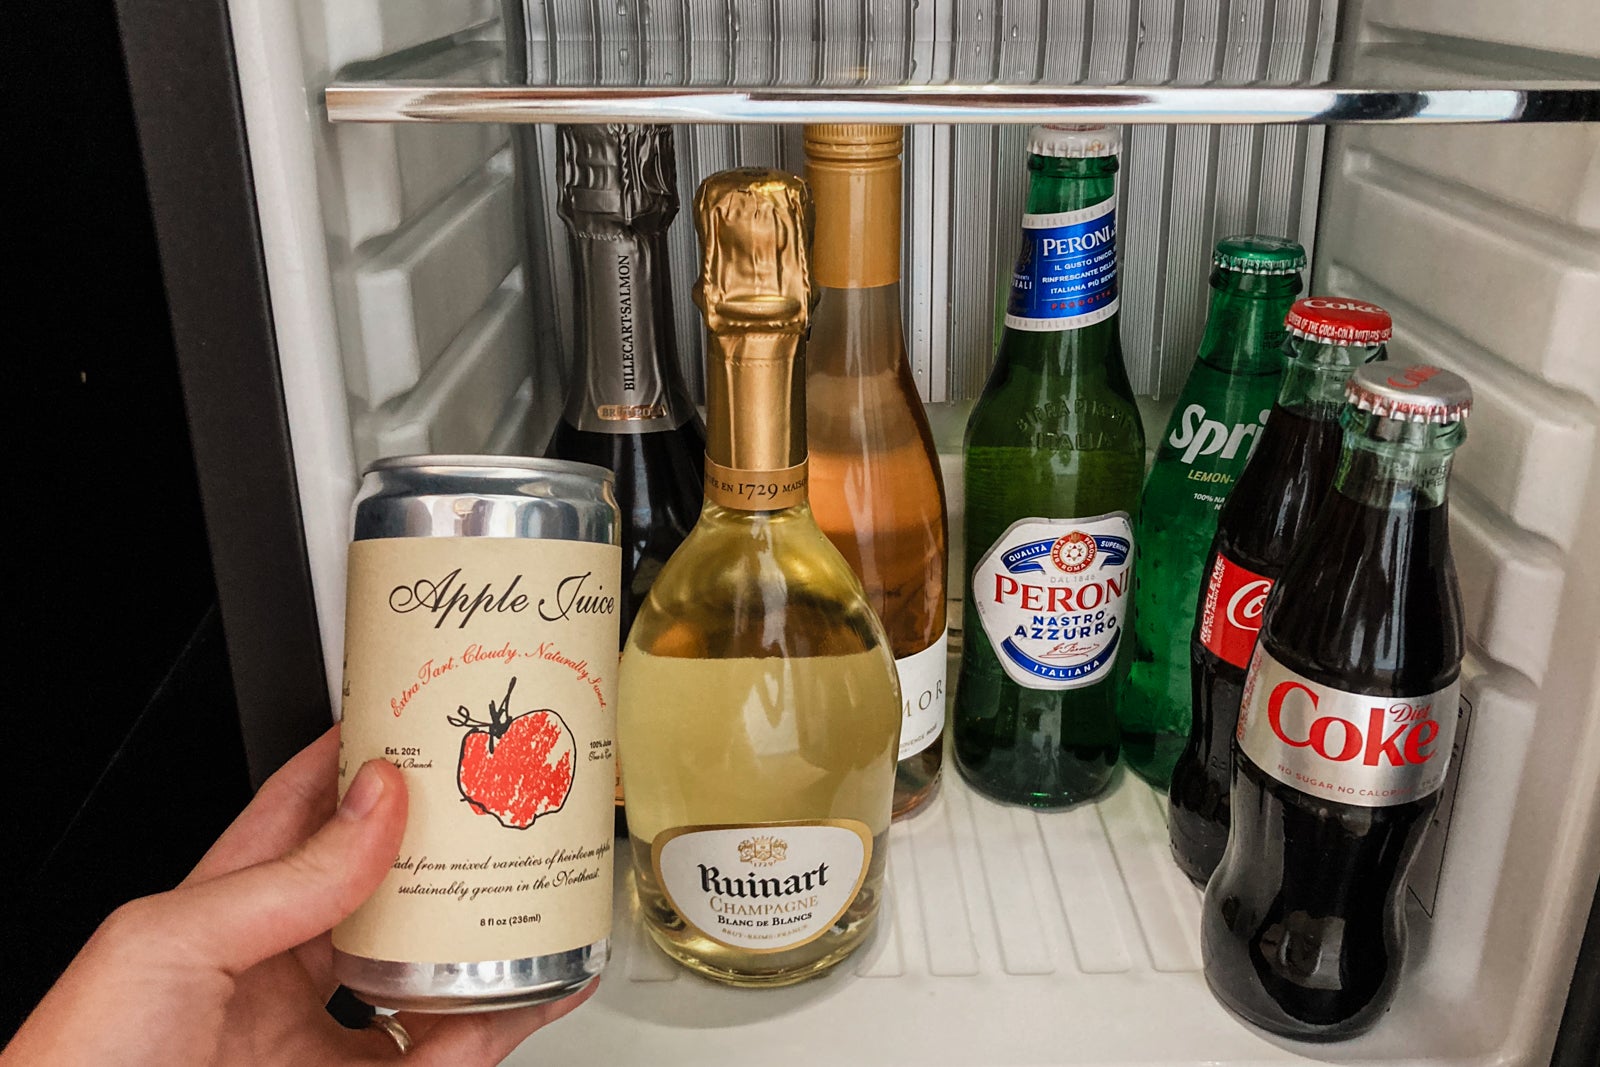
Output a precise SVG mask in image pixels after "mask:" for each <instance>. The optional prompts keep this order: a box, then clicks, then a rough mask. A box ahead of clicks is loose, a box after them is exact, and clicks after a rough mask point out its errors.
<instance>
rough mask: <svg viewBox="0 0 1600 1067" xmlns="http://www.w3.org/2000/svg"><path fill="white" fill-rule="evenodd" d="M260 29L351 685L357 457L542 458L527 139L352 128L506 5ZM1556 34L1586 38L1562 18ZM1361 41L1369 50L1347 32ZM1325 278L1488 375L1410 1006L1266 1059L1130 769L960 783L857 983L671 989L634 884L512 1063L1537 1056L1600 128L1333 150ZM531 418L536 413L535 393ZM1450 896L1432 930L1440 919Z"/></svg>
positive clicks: (1397, 5)
mask: <svg viewBox="0 0 1600 1067" xmlns="http://www.w3.org/2000/svg"><path fill="white" fill-rule="evenodd" d="M231 10H232V15H233V23H234V25H233V30H234V36H235V42H236V47H237V50H238V56H239V66H240V73H241V83H242V89H243V97H244V106H245V113H246V121H247V128H248V134H249V141H250V150H251V154H252V164H253V168H254V176H255V181H256V185H257V190H258V198H259V207H260V213H261V220H262V230H263V237H264V243H265V251H266V256H267V264H268V273H269V283H270V286H271V295H272V301H273V306H274V312H275V316H276V319H277V330H278V341H279V347H280V350H281V352H282V353H283V356H282V358H283V373H284V384H285V394H286V401H287V404H288V406H289V412H290V420H291V427H292V434H293V438H294V448H295V455H296V462H297V466H298V470H299V476H300V484H301V495H302V504H303V509H304V514H305V523H306V533H307V540H308V545H309V551H310V556H311V563H312V568H313V576H314V581H315V583H316V591H317V597H318V604H319V614H320V618H321V622H322V625H323V633H324V644H325V647H326V649H327V652H328V662H329V664H330V667H332V668H334V669H335V670H336V667H337V664H338V663H339V662H340V658H341V656H340V647H339V646H340V635H341V633H342V625H343V622H342V603H341V601H342V596H343V571H342V566H343V548H344V544H345V541H346V538H347V536H348V529H347V522H348V506H349V502H350V500H351V497H352V495H353V493H354V488H355V469H356V456H357V455H358V454H367V455H372V454H382V453H394V452H399V451H409V450H446V449H480V448H481V449H486V450H494V449H500V450H507V451H515V450H517V449H518V448H525V447H528V446H527V444H525V443H523V442H525V441H526V437H527V424H526V419H527V417H528V412H529V411H530V410H531V409H534V408H539V407H541V406H543V407H548V405H549V398H548V391H549V387H550V382H551V379H552V377H553V375H552V374H551V370H550V368H551V365H552V361H551V359H550V358H549V356H550V354H549V353H544V354H543V355H544V357H545V358H543V359H540V358H533V359H530V358H529V355H528V353H529V352H530V349H531V347H532V345H531V343H530V341H529V340H528V337H527V333H526V330H527V326H526V315H525V314H524V311H525V309H524V308H523V307H522V302H523V301H524V300H525V297H524V295H523V293H522V289H521V283H520V269H519V268H518V266H517V260H518V255H519V250H518V249H517V248H516V247H515V246H514V244H513V243H511V242H510V241H509V240H508V235H511V234H515V233H517V232H519V227H518V223H517V212H518V211H519V210H520V208H519V205H518V204H517V203H516V202H515V198H514V196H513V195H512V188H511V181H510V175H509V166H508V153H506V151H505V144H506V137H505V131H504V129H503V128H502V127H494V126H481V127H479V126H421V127H385V126H371V127H366V126H362V127H339V128H335V127H331V126H329V125H327V124H326V122H325V121H323V116H322V115H321V109H320V106H319V104H318V103H317V101H318V98H319V93H318V91H317V90H318V89H320V87H321V85H323V84H325V82H326V81H327V80H328V76H329V73H330V72H331V71H332V70H334V69H336V68H338V67H339V66H341V65H343V64H345V63H347V62H350V61H354V60H357V59H363V58H370V57H373V56H379V55H385V54H392V53H394V52H397V51H400V50H403V49H406V48H408V47H411V46H414V45H418V44H422V43H425V42H427V41H431V40H435V39H437V38H439V37H442V36H444V35H447V34H450V33H453V32H457V31H459V30H462V29H466V28H469V27H471V26H474V25H477V24H482V23H485V22H488V21H491V20H492V19H493V18H494V17H495V4H494V3H493V2H492V0H453V2H451V3H441V2H432V0H339V2H337V3H324V2H321V0H300V2H298V3H294V2H289V0H233V3H232V6H231ZM1540 12H1541V15H1542V17H1541V18H1537V19H1530V18H1527V17H1526V12H1525V10H1524V9H1523V8H1522V7H1521V5H1512V4H1497V3H1493V2H1491V0H1478V2H1476V3H1472V4H1465V5H1463V4H1460V3H1456V2H1452V0H1384V2H1371V3H1368V4H1366V5H1365V9H1364V10H1362V11H1359V12H1356V13H1355V14H1357V15H1359V16H1360V22H1359V32H1361V33H1363V34H1368V35H1390V34H1394V35H1419V36H1420V38H1421V39H1422V40H1425V41H1430V42H1436V43H1438V44H1440V45H1442V46H1456V45H1459V44H1460V43H1461V38H1462V37H1463V36H1466V37H1470V38H1471V39H1472V40H1473V41H1476V42H1486V43H1489V44H1494V45H1504V46H1511V47H1514V48H1516V49H1522V50H1525V51H1522V52H1519V53H1515V54H1516V55H1518V56H1519V57H1520V58H1523V59H1525V60H1528V61H1529V62H1532V63H1534V64H1535V65H1537V63H1538V62H1540V61H1541V56H1540V55H1539V53H1541V52H1542V53H1545V54H1547V55H1546V57H1545V58H1548V55H1549V54H1555V53H1560V54H1561V55H1562V56H1564V57H1566V58H1565V59H1564V60H1562V61H1564V62H1568V63H1570V62H1571V56H1572V53H1574V51H1582V52H1586V53H1589V54H1591V55H1597V54H1600V44H1597V43H1596V42H1595V41H1594V39H1593V37H1594V36H1595V35H1591V37H1590V38H1583V37H1581V36H1575V35H1573V34H1572V33H1571V28H1572V27H1574V26H1578V27H1586V28H1594V29H1596V31H1597V34H1596V35H1600V27H1596V26H1595V18H1596V16H1595V12H1594V10H1593V9H1591V8H1590V7H1589V6H1588V5H1587V4H1586V3H1584V0H1556V2H1554V3H1549V2H1547V3H1545V4H1542V5H1541V7H1540ZM1549 27H1561V29H1560V30H1559V31H1557V30H1552V29H1550V28H1549ZM1350 32H1354V30H1347V33H1350ZM1328 160H1329V162H1328V166H1327V170H1326V175H1325V185H1324V189H1323V196H1322V204H1321V206H1320V210H1319V212H1318V215H1319V217H1320V228H1319V234H1318V246H1317V250H1318V257H1317V258H1318V265H1317V274H1316V279H1317V285H1318V287H1319V288H1323V289H1328V290H1335V291H1340V292H1348V293H1351V294H1352V295H1357V296H1366V297H1370V298H1373V299H1377V300H1379V301H1380V302H1383V303H1385V304H1386V305H1388V306H1391V307H1392V308H1393V309H1394V310H1395V312H1396V317H1397V321H1398V322H1399V324H1400V332H1399V336H1398V338H1397V340H1396V343H1395V346H1394V350H1395V353H1396V355H1404V356H1412V355H1422V356H1425V357H1426V358H1429V359H1434V360H1437V361H1439V362H1442V363H1446V364H1449V365H1452V366H1456V367H1459V368H1461V369H1463V370H1465V371H1466V372H1467V373H1468V375H1469V376H1470V377H1471V378H1472V379H1473V381H1474V383H1475V384H1476V385H1477V387H1478V392H1479V406H1478V409H1477V411H1476V412H1475V414H1474V418H1473V420H1472V423H1471V440H1470V441H1469V444H1468V445H1467V447H1466V448H1465V449H1464V450H1463V452H1462V453H1461V457H1460V462H1459V468H1458V470H1459V474H1458V478H1457V479H1456V483H1455V493H1456V504H1455V507H1454V517H1455V520H1454V521H1455V525H1454V539H1455V545H1456V551H1457V555H1458V566H1459V569H1460V573H1461V578H1462V586H1463V592H1464V594H1465V597H1466V608H1467V615H1468V626H1469V632H1470V636H1471V640H1472V656H1471V660H1470V663H1469V669H1468V675H1469V680H1468V684H1467V687H1466V693H1467V697H1468V700H1469V702H1470V704H1471V708H1472V715H1471V719H1470V721H1469V723H1468V725H1467V729H1466V730H1465V738H1464V742H1463V745H1464V748H1463V751H1462V752H1461V753H1460V755H1459V759H1458V762H1457V766H1458V769H1459V770H1460V771H1461V772H1462V777H1461V779H1460V783H1461V784H1460V786H1459V789H1452V791H1451V792H1450V793H1449V797H1450V803H1448V804H1446V805H1444V806H1442V809H1441V816H1440V822H1441V823H1445V822H1446V821H1448V827H1447V832H1446V831H1445V830H1440V831H1438V832H1435V833H1434V834H1433V835H1432V836H1431V837H1430V842H1429V846H1428V853H1427V855H1426V856H1425V857H1424V860H1423V861H1422V862H1420V863H1419V865H1418V870H1417V871H1416V873H1415V876H1414V878H1413V880H1412V889H1413V893H1412V899H1411V903H1410V905H1409V907H1410V908H1411V917H1412V930H1413V935H1414V937H1415V938H1416V951H1415V952H1414V953H1413V956H1412V967H1411V970H1410V973H1409V974H1408V976H1407V980H1406V982H1405V984H1404V986H1403V989H1402V992H1401V995H1400V997H1399V999H1398V1001H1397V1003H1396V1005H1395V1009H1394V1011H1393V1013H1392V1015H1391V1017H1390V1018H1389V1019H1387V1020H1385V1022H1384V1024H1383V1025H1381V1026H1380V1027H1379V1028H1378V1029H1377V1030H1376V1031H1375V1032H1374V1033H1372V1034H1371V1035H1369V1036H1367V1037H1366V1038H1363V1039H1361V1040H1359V1041H1356V1042H1352V1043H1349V1044H1345V1045H1340V1046H1333V1047H1325V1048H1316V1047H1311V1046H1297V1045H1292V1044H1289V1043H1282V1042H1276V1041H1271V1040H1268V1039H1265V1038H1262V1037H1260V1036H1259V1035H1257V1034H1255V1033H1254V1032H1252V1031H1249V1030H1247V1029H1246V1028H1244V1027H1243V1026H1241V1025H1240V1024H1238V1023H1236V1022H1234V1021H1233V1020H1232V1019H1231V1018H1230V1017H1229V1016H1227V1015H1226V1014H1225V1013H1224V1012H1222V1011H1221V1009H1219V1008H1218V1007H1217V1006H1216V1005H1215V1004H1214V1002H1212V1000H1211V998H1210V997H1209V995H1208V994H1207V992H1206V990H1205V988H1204V983H1203V980H1202V978H1201V976H1200V974H1199V972H1198V970H1197V967H1198V954H1197V948H1196V945H1195V918H1196V914H1195V908H1196V901H1197V898H1196V895H1195V893H1194V891H1193V890H1192V889H1190V888H1189V887H1188V886H1187V885H1186V884H1185V883H1184V882H1183V880H1182V879H1181V877H1179V876H1178V875H1177V873H1176V871H1175V870H1174V869H1173V868H1172V867H1171V865H1170V863H1169V862H1168V861H1167V859H1166V856H1165V840H1164V838H1165V831H1164V829H1163V827H1162V824H1161V805H1160V803H1159V801H1158V800H1157V798H1156V797H1155V796H1154V795H1153V794H1152V793H1151V792H1150V791H1149V790H1148V789H1146V788H1145V787H1143V786H1141V785H1140V784H1138V783H1137V782H1134V781H1131V780H1129V781H1124V782H1123V783H1122V784H1121V785H1120V787H1119V788H1118V789H1117V790H1116V791H1115V792H1114V793H1113V794H1112V795H1111V796H1109V797H1108V798H1106V799H1104V800H1102V801H1101V802H1100V803H1098V804H1096V805H1092V806H1087V807H1084V808H1081V809H1079V810H1077V811H1073V812H1069V813H1060V814H1047V815H1040V814H1034V813H1031V812H1024V811H1018V810H1014V809H1006V808H1000V807H998V806H995V805H992V804H989V803H987V802H985V801H982V800H980V799H977V798H975V797H972V796H971V795H970V794H969V793H968V792H967V791H966V790H965V789H964V788H963V787H962V786H961V785H960V783H959V782H958V781H957V780H956V779H955V778H954V776H952V777H951V778H950V779H949V780H948V782H947V784H946V788H945V790H944V793H943V795H942V796H941V797H940V799H938V800H937V801H936V802H935V804H934V805H933V807H932V808H930V809H929V810H928V811H926V812H924V813H922V814H920V815H919V816H917V817H916V818H914V819H912V820H909V821H907V822H905V823H903V824H901V825H898V826H897V827H896V828H895V830H894V831H893V833H892V835H891V846H890V847H891V862H890V883H891V887H892V888H891V891H890V900H889V903H888V906H887V907H888V910H887V911H886V913H885V923H884V926H883V929H882V930H881V931H880V933H879V934H878V936H877V937H876V938H875V940H874V941H873V942H872V944H871V945H869V946H868V948H867V949H866V950H865V951H864V953H863V955H862V956H861V957H859V958H858V959H856V960H853V961H851V963H849V964H847V965H846V966H845V967H842V968H841V969H840V970H839V971H838V972H836V973H835V974H833V975H831V976H828V977H825V978H823V979H821V980H819V981H816V982H813V983H809V984H807V985H803V986H800V987H797V988H795V989H791V990H782V991H771V992H763V993H750V992H738V991H730V990H725V989H721V988H718V987H714V986H712V985H710V984H709V983H706V982H703V981H701V980H699V979H697V978H694V977H692V976H689V975H687V974H683V973H680V972H678V971H677V970H675V969H673V968H672V967H671V966H670V965H669V964H668V963H667V962H666V960H665V959H664V957H662V956H661V955H660V954H659V953H657V952H656V951H655V950H654V949H653V948H651V947H650V946H649V945H648V944H646V943H645V942H644V941H643V940H642V938H641V935H640V933H639V931H638V929H637V925H636V923H635V922H634V921H633V916H632V913H631V910H630V907H629V899H630V898H629V896H628V892H629V890H628V887H627V881H626V877H625V874H626V872H625V870H624V872H623V874H624V877H623V878H622V879H620V880H619V886H618V901H619V911H618V920H619V921H618V927H617V955H616V959H615V963H614V965H613V967H612V969H611V970H610V971H609V972H608V976H607V978H606V981H605V982H604V984H603V988H602V990H601V993H600V995H599V997H598V999H597V1001H596V1002H595V1003H594V1004H592V1005H590V1006H589V1007H587V1008H586V1009H585V1010H584V1011H582V1012H581V1013H578V1014H577V1015H576V1016H575V1017H572V1018H570V1019H568V1020H564V1021H563V1022H561V1023H559V1024H557V1025H556V1026H553V1027H551V1028H549V1029H548V1030H546V1031H544V1032H542V1033H541V1034H539V1035H537V1036H536V1037H534V1038H533V1039H532V1040H530V1041H529V1042H528V1044H527V1045H525V1046H524V1048H523V1049H522V1050H519V1052H518V1054H517V1056H516V1057H515V1059H514V1061H513V1062H522V1063H528V1064H533V1063H543V1062H548V1061H554V1060H557V1059H560V1058H569V1059H572V1060H576V1061H578V1062H594V1063H606V1064H628V1063H652V1064H653V1063H669V1064H670V1063H674V1062H682V1061H689V1060H693V1061H695V1062H701V1063H724V1062H729V1063H731V1062H735V1061H740V1062H742V1061H746V1060H750V1059H757V1058H759V1059H760V1060H762V1061H763V1062H770V1063H774V1064H786V1063H802V1062H804V1063H811V1062H814V1061H819V1060H820V1061H831V1062H838V1063H859V1064H887V1063H907V1064H912V1063H915V1064H925V1063H950V1064H985V1065H987V1064H993V1065H1010V1064H1016V1065H1022V1064H1047V1063H1072V1064H1100V1063H1129V1064H1157V1063H1160V1064H1197V1063H1215V1064H1240V1065H1242V1064H1251V1063H1276V1062H1286V1061H1287V1062H1296V1061H1305V1060H1314V1061H1333V1062H1361V1063H1381V1064H1401V1063H1406V1064H1418V1065H1422V1064H1427V1065H1438V1067H1445V1065H1447V1064H1491V1063H1493V1064H1502V1063H1506V1064H1509V1063H1516V1064H1535V1063H1540V1062H1543V1061H1544V1060H1545V1059H1547V1058H1548V1051H1549V1047H1550V1043H1551V1041H1552V1040H1553V1036H1554V1028H1555V1024H1556V1021H1557V1019H1558V1017H1559V1012H1560V1010H1561V1004H1562V1001H1563V999H1564V995H1565V982H1566V978H1567V976H1568V975H1569V974H1570V971H1571V964H1572V958H1573V954H1574V952H1575V951H1576V945H1577V933H1578V930H1579V929H1580V927H1581V922H1582V919H1583V916H1584V913H1585V910H1586V908H1587V907H1588V904H1589V899H1590V893H1591V890H1592V887H1593V886H1594V884H1595V880H1596V874H1597V871H1600V841H1597V839H1600V833H1597V830H1600V813H1597V806H1600V706H1597V700H1596V681H1597V679H1596V673H1595V672H1596V664H1597V662H1600V655H1597V653H1600V648H1597V646H1596V634H1597V633H1600V562H1597V561H1600V464H1595V463H1593V462H1592V453H1593V450H1594V445H1595V427H1596V422H1597V418H1596V407H1595V405H1596V402H1597V400H1600V342H1597V341H1596V338H1597V337H1600V238H1597V233H1600V136H1597V133H1596V131H1595V130H1594V129H1593V128H1592V127H1570V126H1569V127H1553V128H1505V129H1421V128H1409V129H1378V128H1374V129H1345V130H1340V131H1336V132H1335V133H1334V134H1332V135H1330V138H1329V153H1328ZM530 401H539V403H530ZM1430 913H1431V918H1430Z"/></svg>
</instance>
